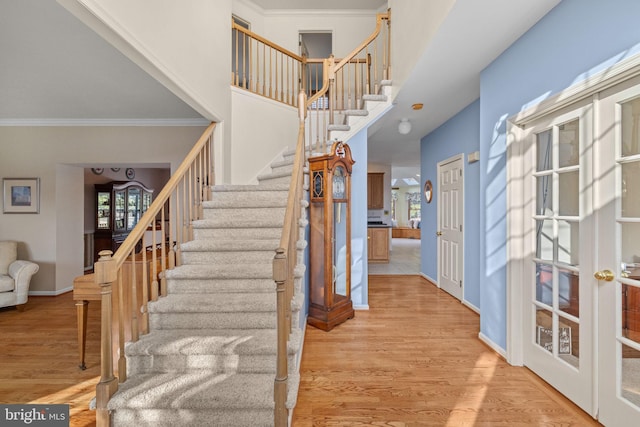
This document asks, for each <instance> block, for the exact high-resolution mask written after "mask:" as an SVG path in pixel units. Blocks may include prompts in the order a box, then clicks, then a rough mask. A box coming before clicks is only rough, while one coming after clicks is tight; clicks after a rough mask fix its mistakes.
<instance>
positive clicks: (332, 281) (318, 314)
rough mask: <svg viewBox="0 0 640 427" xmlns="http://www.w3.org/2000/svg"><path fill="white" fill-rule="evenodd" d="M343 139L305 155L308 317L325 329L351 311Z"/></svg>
mask: <svg viewBox="0 0 640 427" xmlns="http://www.w3.org/2000/svg"><path fill="white" fill-rule="evenodd" d="M354 163H355V162H354V161H353V159H352V158H351V149H350V148H349V146H348V145H347V144H343V143H342V142H335V143H334V144H333V146H332V147H331V153H330V154H326V155H322V156H317V157H311V158H309V173H310V176H311V195H310V201H311V203H310V207H309V223H310V231H309V233H310V234H309V243H310V247H309V316H308V318H307V319H308V320H307V322H308V323H309V324H310V325H312V326H315V327H317V328H320V329H322V330H325V331H329V330H331V329H333V328H334V327H335V326H337V325H339V324H341V323H343V322H345V321H346V320H347V319H350V318H352V317H353V316H354V311H353V304H352V302H351V208H350V194H351V168H352V165H353V164H354Z"/></svg>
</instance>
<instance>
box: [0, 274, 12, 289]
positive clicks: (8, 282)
mask: <svg viewBox="0 0 640 427" xmlns="http://www.w3.org/2000/svg"><path fill="white" fill-rule="evenodd" d="M14 287H15V283H14V281H13V279H12V278H11V277H9V276H7V275H4V274H3V275H0V292H11V291H13V288H14Z"/></svg>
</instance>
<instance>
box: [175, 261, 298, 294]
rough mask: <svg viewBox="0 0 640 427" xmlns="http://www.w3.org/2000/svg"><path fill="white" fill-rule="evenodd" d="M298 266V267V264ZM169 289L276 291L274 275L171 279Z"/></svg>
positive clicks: (191, 291)
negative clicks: (241, 277) (243, 277)
mask: <svg viewBox="0 0 640 427" xmlns="http://www.w3.org/2000/svg"><path fill="white" fill-rule="evenodd" d="M296 268H298V267H297V266H296ZM167 289H168V292H169V293H170V294H196V293H201V294H207V293H216V292H220V293H222V292H252V293H255V292H274V291H275V289H276V284H275V282H274V281H273V277H269V278H263V279H213V278H202V279H177V280H174V279H169V280H167Z"/></svg>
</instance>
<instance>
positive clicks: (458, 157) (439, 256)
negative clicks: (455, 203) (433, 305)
mask: <svg viewBox="0 0 640 427" xmlns="http://www.w3.org/2000/svg"><path fill="white" fill-rule="evenodd" d="M457 160H459V161H460V164H461V165H462V166H461V168H460V170H461V171H462V175H461V176H460V180H461V182H462V186H461V188H460V193H461V194H460V197H461V199H462V201H461V203H460V217H461V224H462V231H461V232H460V235H461V236H460V253H461V256H462V262H461V265H462V271H461V272H460V277H461V278H462V286H461V288H462V289H461V292H462V294H461V298H460V301H461V302H464V301H465V299H464V286H465V279H464V231H465V224H464V153H460V154H456V155H455V156H452V157H449V158H448V159H445V160H443V161H441V162H438V164H437V167H436V176H437V190H436V191H437V193H436V194H437V195H438V197H437V199H436V200H437V206H436V212H437V217H436V218H437V232H440V230H441V227H440V224H441V220H442V218H440V208H441V203H442V198H441V197H440V191H441V187H442V185H441V182H440V181H441V180H440V170H441V168H442V167H443V166H444V165H446V164H449V163H452V162H455V161H457ZM436 237H437V238H438V244H437V251H436V252H437V264H438V265H437V267H438V268H437V272H436V278H437V285H438V288H442V287H441V284H440V273H441V271H440V265H441V264H440V261H441V260H442V254H441V253H440V238H439V236H436Z"/></svg>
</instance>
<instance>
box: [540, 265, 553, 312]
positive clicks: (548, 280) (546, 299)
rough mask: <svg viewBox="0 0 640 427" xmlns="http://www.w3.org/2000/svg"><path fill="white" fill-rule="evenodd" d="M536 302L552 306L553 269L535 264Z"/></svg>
mask: <svg viewBox="0 0 640 427" xmlns="http://www.w3.org/2000/svg"><path fill="white" fill-rule="evenodd" d="M536 301H538V302H541V303H543V304H546V305H548V306H550V307H551V306H552V305H553V267H552V266H550V265H548V264H540V263H536Z"/></svg>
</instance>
